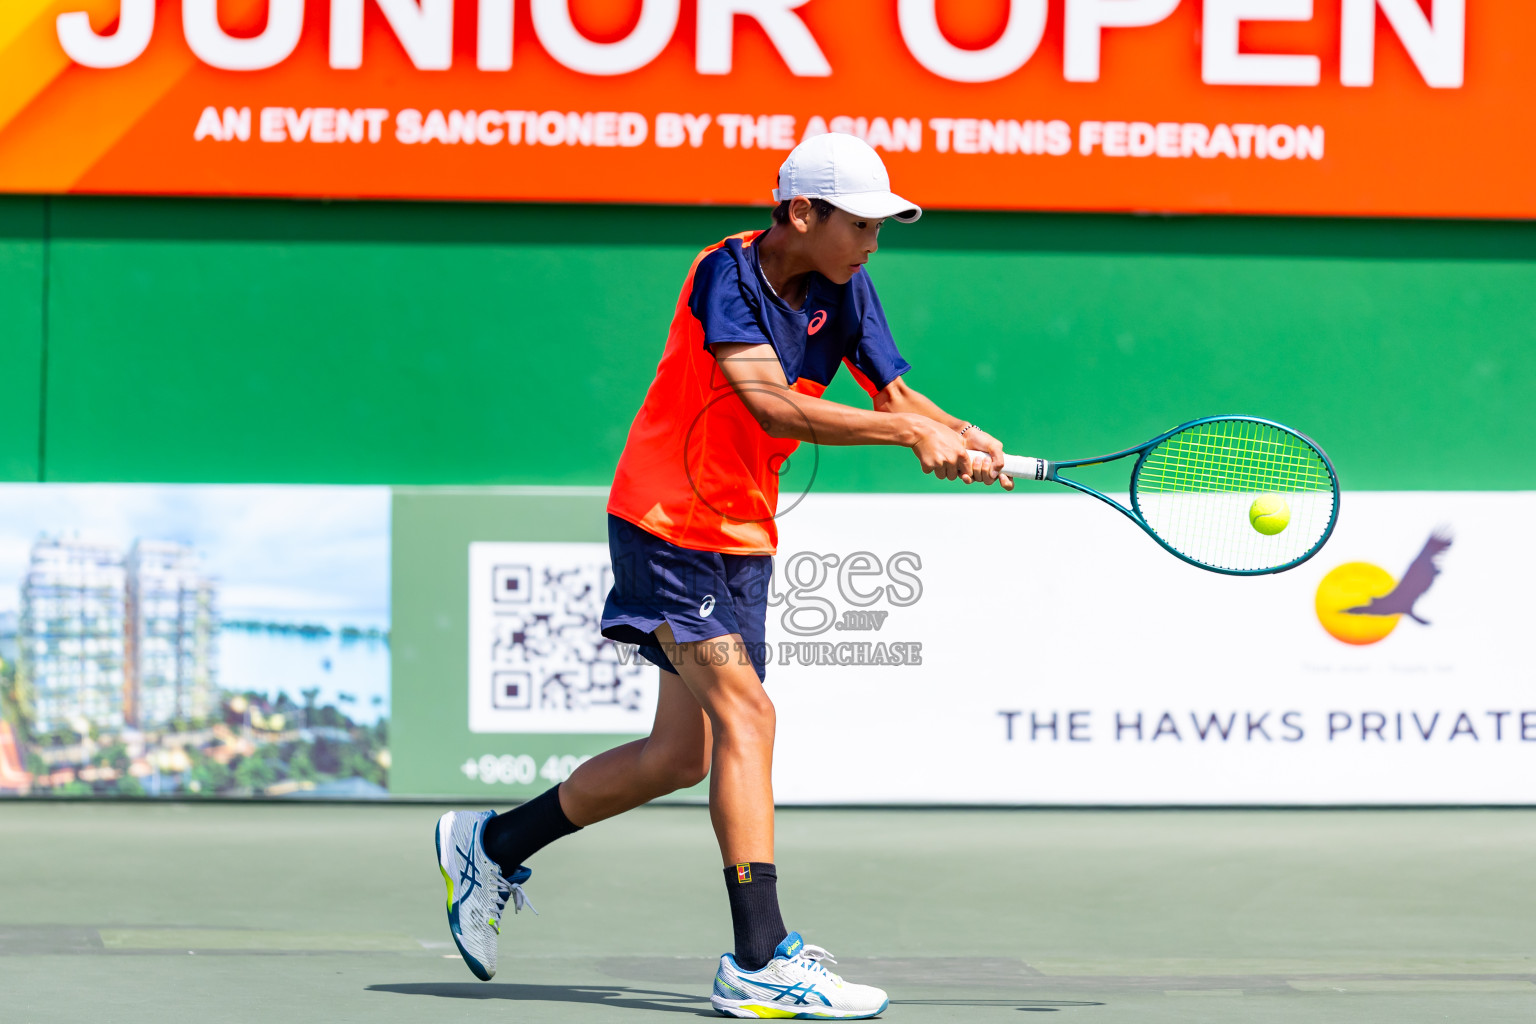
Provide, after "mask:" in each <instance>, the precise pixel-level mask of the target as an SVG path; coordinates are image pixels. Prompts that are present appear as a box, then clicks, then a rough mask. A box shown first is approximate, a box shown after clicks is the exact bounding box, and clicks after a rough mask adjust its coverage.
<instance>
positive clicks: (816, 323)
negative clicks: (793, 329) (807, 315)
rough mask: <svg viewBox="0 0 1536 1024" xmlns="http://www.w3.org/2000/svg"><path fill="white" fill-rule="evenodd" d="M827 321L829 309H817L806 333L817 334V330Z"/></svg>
mask: <svg viewBox="0 0 1536 1024" xmlns="http://www.w3.org/2000/svg"><path fill="white" fill-rule="evenodd" d="M826 322H827V311H826V310H824V309H818V310H817V311H816V315H815V316H813V317H811V322H810V325H809V326H808V327H806V329H805V333H806V334H815V333H816V332H817V331H819V330H821V325H822V324H824V323H826Z"/></svg>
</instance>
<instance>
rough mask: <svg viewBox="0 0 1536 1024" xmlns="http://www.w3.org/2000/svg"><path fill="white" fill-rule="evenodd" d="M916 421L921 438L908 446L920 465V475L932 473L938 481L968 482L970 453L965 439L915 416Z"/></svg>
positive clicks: (969, 480)
mask: <svg viewBox="0 0 1536 1024" xmlns="http://www.w3.org/2000/svg"><path fill="white" fill-rule="evenodd" d="M913 418H914V419H915V420H918V421H920V422H919V423H918V424H917V425H918V429H919V431H920V433H921V436H920V437H919V438H918V442H917V443H916V444H914V445H913V446H912V454H914V455H916V456H917V461H918V462H920V463H922V466H923V472H924V473H932V474H933V475H934V476H936V477H938V478H939V479H940V480H961V481H964V482H965V483H970V482H971V453H970V449H969V448H968V447H967V446H966V443H965V439H964V438H962V437H961V436H960V434H959V433H958V432H957V431H954V430H951V429H949V428H948V427H946V426H944V425H943V424H942V423H938V422H935V421H934V420H930V419H928V418H927V417H926V416H915V417H913Z"/></svg>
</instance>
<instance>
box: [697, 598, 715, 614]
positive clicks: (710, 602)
mask: <svg viewBox="0 0 1536 1024" xmlns="http://www.w3.org/2000/svg"><path fill="white" fill-rule="evenodd" d="M714 610H715V595H714V594H705V595H704V603H703V604H701V605H699V614H700V615H701V616H703V617H704V618H706V619H707V618H709V615H710V613H711V612H713V611H714Z"/></svg>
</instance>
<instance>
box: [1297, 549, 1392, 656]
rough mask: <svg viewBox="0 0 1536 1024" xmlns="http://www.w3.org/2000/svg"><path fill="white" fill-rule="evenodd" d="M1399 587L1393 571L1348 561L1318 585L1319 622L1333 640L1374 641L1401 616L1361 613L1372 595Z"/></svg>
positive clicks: (1353, 642)
mask: <svg viewBox="0 0 1536 1024" xmlns="http://www.w3.org/2000/svg"><path fill="white" fill-rule="evenodd" d="M1396 586H1397V581H1396V580H1394V579H1393V578H1392V574H1391V573H1389V572H1387V570H1385V569H1383V568H1382V567H1381V566H1379V565H1372V564H1371V563H1370V562H1346V563H1345V564H1343V565H1341V566H1339V567H1338V568H1337V569H1335V570H1333V571H1332V572H1330V573H1329V574H1328V575H1326V576H1324V577H1323V581H1322V582H1321V583H1319V584H1318V585H1317V601H1316V604H1317V621H1318V622H1321V623H1322V624H1323V628H1324V629H1326V630H1327V631H1328V633H1329V635H1331V636H1332V637H1333V638H1334V639H1336V640H1342V641H1344V642H1345V643H1346V644H1374V643H1376V642H1377V641H1379V640H1384V639H1386V637H1387V634H1389V633H1391V632H1392V631H1393V630H1394V629H1396V628H1397V623H1398V620H1399V619H1401V618H1402V616H1401V615H1362V614H1360V613H1359V612H1355V613H1353V614H1351V613H1350V609H1354V608H1362V607H1364V606H1365V605H1367V604H1369V603H1370V601H1371V598H1373V597H1385V596H1386V595H1387V594H1390V593H1391V592H1392V589H1393V588H1394V587H1396Z"/></svg>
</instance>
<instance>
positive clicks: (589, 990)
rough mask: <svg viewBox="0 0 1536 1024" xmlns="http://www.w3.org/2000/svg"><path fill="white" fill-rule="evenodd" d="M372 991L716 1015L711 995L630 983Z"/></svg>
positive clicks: (425, 985)
mask: <svg viewBox="0 0 1536 1024" xmlns="http://www.w3.org/2000/svg"><path fill="white" fill-rule="evenodd" d="M367 991H369V992H393V993H394V994H396V995H402V996H438V997H439V998H442V999H507V1000H510V1001H512V1002H517V1003H591V1004H597V1005H602V1006H618V1007H622V1008H624V1009H626V1010H657V1011H660V1012H662V1013H687V1014H692V1015H693V1016H695V1017H716V1016H717V1015H716V1013H715V1011H714V1010H713V1009H711V1008H710V1005H709V997H707V996H690V995H686V994H684V993H682V992H660V991H656V990H654V989H643V988H629V987H628V986H626V985H522V984H516V983H508V984H503V983H497V982H465V981H453V982H416V983H409V984H402V985H369V986H368V988H367Z"/></svg>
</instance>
